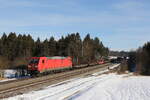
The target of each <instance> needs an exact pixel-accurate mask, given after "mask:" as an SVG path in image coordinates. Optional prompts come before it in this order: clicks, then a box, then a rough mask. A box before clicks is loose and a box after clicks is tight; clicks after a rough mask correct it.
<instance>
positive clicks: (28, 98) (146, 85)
mask: <svg viewBox="0 0 150 100" xmlns="http://www.w3.org/2000/svg"><path fill="white" fill-rule="evenodd" d="M99 74H101V72H98V73H95V74H92V75H91V76H87V77H81V78H74V79H71V80H67V81H64V82H61V83H58V84H54V85H51V86H49V87H46V88H44V89H43V90H39V91H32V92H30V93H27V94H23V95H18V96H15V97H11V98H8V100H150V77H148V76H131V75H128V74H124V75H117V74H115V73H111V74H103V75H99Z"/></svg>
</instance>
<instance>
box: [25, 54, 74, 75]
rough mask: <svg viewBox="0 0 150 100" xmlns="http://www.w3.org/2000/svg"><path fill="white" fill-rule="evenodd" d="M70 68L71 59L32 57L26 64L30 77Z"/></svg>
mask: <svg viewBox="0 0 150 100" xmlns="http://www.w3.org/2000/svg"><path fill="white" fill-rule="evenodd" d="M70 68H72V59H71V57H60V56H55V57H32V58H30V61H29V64H28V72H29V73H30V75H33V74H37V73H44V72H49V71H54V70H62V69H63V70H64V69H70Z"/></svg>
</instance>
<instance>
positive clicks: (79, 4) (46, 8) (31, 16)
mask: <svg viewBox="0 0 150 100" xmlns="http://www.w3.org/2000/svg"><path fill="white" fill-rule="evenodd" d="M0 4H1V6H0V32H1V33H0V34H2V33H3V32H6V33H9V32H17V33H21V34H29V33H30V34H31V35H32V36H33V37H34V38H37V37H40V38H41V39H45V38H48V37H50V36H55V37H56V38H59V37H60V36H61V35H66V34H68V33H74V32H79V33H80V34H81V36H82V37H84V36H85V35H86V34H87V33H90V34H91V36H92V37H96V36H97V37H99V38H100V39H101V40H102V41H103V43H104V45H106V46H108V47H109V48H110V49H112V50H131V49H136V48H138V47H139V46H142V45H143V44H144V43H145V42H147V41H149V40H150V6H149V5H150V1H149V0H0Z"/></svg>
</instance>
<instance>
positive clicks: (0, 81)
mask: <svg viewBox="0 0 150 100" xmlns="http://www.w3.org/2000/svg"><path fill="white" fill-rule="evenodd" d="M12 80H16V78H11V79H3V80H0V83H2V82H6V81H12Z"/></svg>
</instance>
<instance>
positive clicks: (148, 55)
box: [136, 42, 150, 75]
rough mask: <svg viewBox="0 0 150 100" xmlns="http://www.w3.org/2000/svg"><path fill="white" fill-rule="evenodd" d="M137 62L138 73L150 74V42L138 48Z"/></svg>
mask: <svg viewBox="0 0 150 100" xmlns="http://www.w3.org/2000/svg"><path fill="white" fill-rule="evenodd" d="M136 64H137V71H138V73H140V74H143V75H150V42H147V43H146V44H145V45H144V46H143V47H140V48H139V49H138V50H137V53H136Z"/></svg>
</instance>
